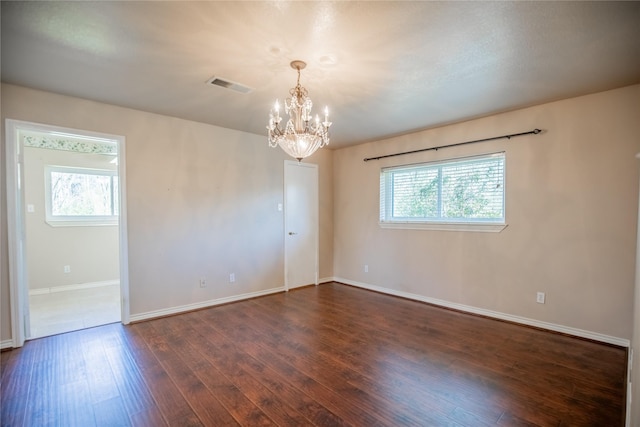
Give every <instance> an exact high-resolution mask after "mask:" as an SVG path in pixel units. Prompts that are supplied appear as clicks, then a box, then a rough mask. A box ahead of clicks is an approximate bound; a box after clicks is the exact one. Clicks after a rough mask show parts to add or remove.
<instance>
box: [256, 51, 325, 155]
mask: <svg viewBox="0 0 640 427" xmlns="http://www.w3.org/2000/svg"><path fill="white" fill-rule="evenodd" d="M306 66H307V64H306V63H304V62H303V61H293V62H291V68H293V69H294V70H298V82H297V84H296V87H294V88H292V89H291V90H290V91H289V94H290V95H291V97H290V98H287V99H286V100H285V102H284V111H285V113H286V114H288V115H289V120H287V124H286V125H285V127H284V129H283V128H281V127H280V121H282V117H280V104H279V103H278V101H277V100H276V104H275V106H274V108H273V110H271V113H270V114H269V124H268V125H267V129H268V130H269V146H270V147H275V146H276V145H279V146H280V148H282V149H283V150H284V151H285V152H286V153H287V154H288V155H290V156H291V157H295V158H296V159H298V161H300V160H302V159H304V158H305V157H309V156H310V155H312V154H313V153H315V151H316V150H317V149H318V148H322V147H324V146H325V145H327V144H329V126H331V122H330V121H329V109H328V108H327V107H325V109H324V121H323V122H320V117H318V115H317V114H316V117H315V119H313V120H312V117H311V107H312V105H313V104H312V103H311V99H309V97H308V96H307V89H305V88H303V87H302V86H300V70H302V69H304V68H305V67H306Z"/></svg>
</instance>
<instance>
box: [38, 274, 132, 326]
mask: <svg viewBox="0 0 640 427" xmlns="http://www.w3.org/2000/svg"><path fill="white" fill-rule="evenodd" d="M29 310H30V320H31V336H30V337H31V338H40V337H46V336H49V335H55V334H61V333H64V332H70V331H77V330H79V329H84V328H91V327H94V326H100V325H106V324H107V323H114V322H119V321H120V285H119V284H111V285H105V286H100V287H92V288H87V289H76V290H67V291H61V292H52V293H46V294H39V295H30V296H29Z"/></svg>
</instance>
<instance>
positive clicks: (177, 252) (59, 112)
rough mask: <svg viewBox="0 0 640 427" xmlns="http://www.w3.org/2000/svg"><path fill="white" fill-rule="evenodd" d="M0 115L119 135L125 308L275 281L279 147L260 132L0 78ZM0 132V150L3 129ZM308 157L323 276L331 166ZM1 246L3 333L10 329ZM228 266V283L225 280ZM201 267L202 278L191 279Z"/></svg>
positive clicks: (280, 262) (327, 158)
mask: <svg viewBox="0 0 640 427" xmlns="http://www.w3.org/2000/svg"><path fill="white" fill-rule="evenodd" d="M2 118H3V123H2V125H3V126H4V119H5V118H10V119H16V120H24V121H31V122H36V123H44V124H51V125H56V126H63V127H70V128H76V129H84V130H90V131H95V132H103V133H108V134H113V135H123V136H124V137H125V138H126V168H127V170H126V175H127V208H128V217H127V220H128V232H129V235H128V237H129V247H128V252H129V281H130V307H131V314H132V316H134V315H140V314H144V313H148V312H151V311H154V310H164V309H167V308H171V307H177V306H183V305H189V304H198V303H202V302H206V301H210V300H214V299H218V298H225V297H233V296H236V295H241V294H245V293H249V292H260V291H267V290H269V289H274V288H278V287H282V286H283V285H284V274H283V270H284V259H283V256H284V251H283V249H284V236H283V216H282V212H279V211H278V210H277V206H278V203H282V202H283V168H284V160H285V159H286V158H287V157H286V155H285V154H284V153H283V152H282V150H280V149H274V148H269V147H268V144H267V141H266V136H263V135H253V134H248V133H244V132H239V131H234V130H229V129H224V128H220V127H216V126H211V125H207V124H202V123H196V122H191V121H187V120H181V119H177V118H173V117H167V116H161V115H157V114H151V113H146V112H142V111H137V110H131V109H127V108H121V107H117V106H113V105H107V104H102V103H98V102H93V101H88V100H83V99H78V98H72V97H67V96H61V95H57V94H52V93H47V92H41V91H37V90H32V89H28V88H23V87H18V86H13V85H7V84H3V85H2ZM2 141H3V146H2V153H3V154H4V144H5V141H4V131H3V139H2ZM309 161H313V162H314V163H318V164H319V174H320V203H321V209H320V228H321V235H320V251H321V254H320V260H321V265H320V277H330V276H332V267H331V265H327V264H326V263H327V260H329V261H330V260H332V259H333V257H332V254H331V249H332V241H331V238H332V237H331V236H332V222H331V221H332V219H331V218H330V217H327V215H331V214H332V206H331V202H330V200H332V196H331V191H332V187H331V185H330V183H331V179H330V178H328V177H327V176H326V175H325V174H330V173H331V170H332V167H331V162H332V156H331V153H317V154H316V155H314V156H313V158H312V159H309ZM3 163H4V162H3ZM3 168H4V164H3ZM4 173H5V172H4V169H3V171H2V177H3V178H2V179H3V183H4ZM1 196H2V203H3V204H2V208H3V210H2V231H3V237H2V241H1V242H0V245H2V247H3V248H6V246H7V240H6V239H7V238H6V205H5V199H6V189H5V187H4V184H3V186H2V189H1ZM4 250H6V249H4ZM5 253H6V252H4V251H3V258H2V268H1V269H2V275H1V276H0V278H1V279H2V283H1V286H0V294H1V295H2V301H1V302H0V305H1V306H0V310H1V321H2V327H1V333H2V335H1V336H0V339H1V340H3V341H5V340H7V339H10V337H11V332H10V331H11V325H10V310H9V307H10V306H9V301H8V298H6V297H5V295H7V296H8V288H9V284H8V277H7V276H6V273H5V272H6V271H7V260H6V257H5V256H4V254H5ZM231 272H233V273H235V275H236V282H235V283H234V284H230V283H228V278H229V273H231ZM201 277H204V278H206V280H207V287H206V288H200V287H199V284H198V282H199V279H200V278H201Z"/></svg>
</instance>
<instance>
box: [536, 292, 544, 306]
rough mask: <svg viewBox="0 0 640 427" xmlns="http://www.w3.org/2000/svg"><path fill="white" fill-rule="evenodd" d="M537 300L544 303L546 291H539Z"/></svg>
mask: <svg viewBox="0 0 640 427" xmlns="http://www.w3.org/2000/svg"><path fill="white" fill-rule="evenodd" d="M536 302H537V303H538V304H544V292H538V293H537V294H536Z"/></svg>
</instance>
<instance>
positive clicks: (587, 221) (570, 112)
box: [333, 85, 640, 341]
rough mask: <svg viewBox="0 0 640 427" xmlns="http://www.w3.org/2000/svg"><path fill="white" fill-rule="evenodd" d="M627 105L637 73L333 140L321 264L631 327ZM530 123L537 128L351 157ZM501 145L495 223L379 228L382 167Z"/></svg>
mask: <svg viewBox="0 0 640 427" xmlns="http://www.w3.org/2000/svg"><path fill="white" fill-rule="evenodd" d="M639 111H640V85H636V86H631V87H627V88H622V89H619V90H614V91H609V92H603V93H598V94H594V95H589V96H584V97H580V98H574V99H568V100H564V101H558V102H553V103H549V104H545V105H540V106H536V107H532V108H527V109H523V110H519V111H514V112H510V113H505V114H498V115H494V116H490V117H486V118H482V119H478V120H473V121H468V122H465V123H460V124H456V125H451V126H446V127H441V128H437V129H433V130H429V131H424V132H417V133H414V134H411V135H405V136H401V137H397V138H391V139H387V140H382V141H377V142H372V143H367V144H362V145H359V146H355V147H349V148H344V149H341V150H336V151H335V152H334V164H333V167H334V182H335V183H336V184H335V187H334V206H335V209H334V258H333V259H334V264H333V265H334V275H335V276H336V277H338V278H343V279H345V280H348V281H351V282H354V283H361V284H365V285H373V286H378V287H384V288H387V289H390V290H392V291H397V292H404V293H409V294H414V295H418V296H422V297H427V298H431V299H438V300H442V301H445V302H448V303H454V304H461V305H466V306H470V307H473V308H480V309H483V310H490V311H494V312H498V313H504V314H508V315H511V316H518V317H520V318H526V319H534V320H536V321H537V322H547V323H550V324H553V325H561V326H563V327H567V328H573V329H578V330H583V331H589V332H593V333H595V334H602V335H605V336H607V337H613V338H615V340H613V341H617V339H620V340H621V341H624V340H629V339H631V333H632V319H633V288H634V273H635V260H636V257H635V250H636V227H637V220H636V219H637V207H638V177H639V173H638V165H637V160H636V159H635V154H636V153H637V152H638V151H640V138H639V137H638V135H640V120H638V118H639V117H638V112H639ZM534 128H541V129H543V130H545V133H542V134H540V135H536V136H533V135H531V136H525V137H520V138H514V139H511V140H500V141H494V142H487V143H481V144H473V145H467V146H463V147H457V148H452V149H443V150H438V151H430V152H426V153H420V154H416V155H409V156H401V157H394V158H389V159H384V160H381V161H370V162H363V158H365V157H373V156H378V155H384V154H389V153H394V152H399V151H407V150H412V149H419V148H424V147H430V146H437V145H444V144H452V143H456V142H462V141H469V140H474V139H479V138H487V137H492V136H497V135H503V134H509V133H517V132H523V131H528V130H532V129H534ZM503 150H504V151H506V156H507V157H506V216H507V222H508V224H509V225H508V227H507V228H506V229H505V230H503V231H502V232H501V233H476V232H452V231H427V230H396V229H381V228H380V227H379V225H378V214H379V207H378V201H379V173H380V168H381V167H383V166H390V165H399V164H406V163H416V162H424V161H430V160H436V159H443V158H451V157H460V156H466V155H472V154H479V153H490V152H496V151H503ZM364 264H368V265H369V272H368V273H364V272H363V265H364ZM537 291H543V292H546V296H547V302H546V304H537V303H536V299H535V297H536V292H537Z"/></svg>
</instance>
